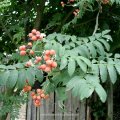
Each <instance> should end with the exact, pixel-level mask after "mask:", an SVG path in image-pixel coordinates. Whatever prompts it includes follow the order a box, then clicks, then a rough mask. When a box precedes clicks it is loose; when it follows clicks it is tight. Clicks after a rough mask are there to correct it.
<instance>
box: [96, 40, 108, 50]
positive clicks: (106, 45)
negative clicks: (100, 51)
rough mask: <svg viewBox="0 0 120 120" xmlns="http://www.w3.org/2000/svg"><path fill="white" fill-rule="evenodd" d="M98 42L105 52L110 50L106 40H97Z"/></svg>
mask: <svg viewBox="0 0 120 120" xmlns="http://www.w3.org/2000/svg"><path fill="white" fill-rule="evenodd" d="M98 40H99V41H100V42H101V43H102V44H103V45H104V46H105V48H106V50H107V51H109V50H110V45H109V43H108V42H107V41H106V40H104V39H98Z"/></svg>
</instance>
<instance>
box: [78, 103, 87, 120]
mask: <svg viewBox="0 0 120 120" xmlns="http://www.w3.org/2000/svg"><path fill="white" fill-rule="evenodd" d="M85 116H86V101H81V102H80V112H79V120H86V118H85Z"/></svg>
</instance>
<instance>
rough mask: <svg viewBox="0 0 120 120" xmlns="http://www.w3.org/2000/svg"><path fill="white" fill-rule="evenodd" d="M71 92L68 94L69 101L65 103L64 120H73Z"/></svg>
mask: <svg viewBox="0 0 120 120" xmlns="http://www.w3.org/2000/svg"><path fill="white" fill-rule="evenodd" d="M71 104H72V101H71V92H69V93H68V99H67V100H66V101H65V107H66V112H64V120H72V116H71V111H72V109H71Z"/></svg>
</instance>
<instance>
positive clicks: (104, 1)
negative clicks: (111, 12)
mask: <svg viewBox="0 0 120 120" xmlns="http://www.w3.org/2000/svg"><path fill="white" fill-rule="evenodd" d="M109 2H110V0H102V3H103V4H108V3H109Z"/></svg>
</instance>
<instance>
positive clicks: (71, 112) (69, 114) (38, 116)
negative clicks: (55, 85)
mask: <svg viewBox="0 0 120 120" xmlns="http://www.w3.org/2000/svg"><path fill="white" fill-rule="evenodd" d="M68 96H69V97H68V100H66V101H65V102H64V105H65V107H66V110H65V111H64V112H62V111H61V110H60V106H59V103H58V101H57V98H56V96H55V95H54V93H52V94H51V95H50V99H48V100H45V101H42V105H41V107H39V108H36V107H35V106H34V105H33V102H32V100H31V99H30V101H29V102H28V104H27V114H26V120H90V117H89V116H88V112H89V107H88V106H87V105H86V102H85V101H83V102H80V101H79V100H77V99H75V98H73V97H72V96H71V93H69V95H68Z"/></svg>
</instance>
